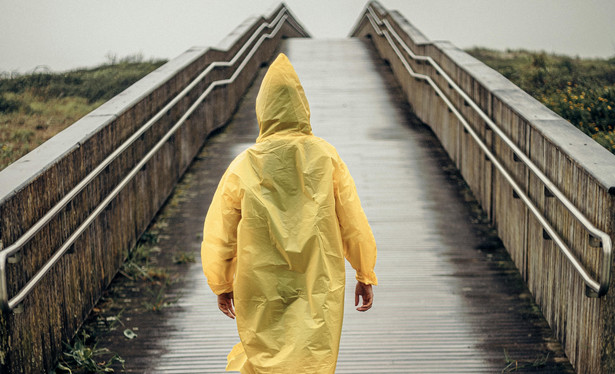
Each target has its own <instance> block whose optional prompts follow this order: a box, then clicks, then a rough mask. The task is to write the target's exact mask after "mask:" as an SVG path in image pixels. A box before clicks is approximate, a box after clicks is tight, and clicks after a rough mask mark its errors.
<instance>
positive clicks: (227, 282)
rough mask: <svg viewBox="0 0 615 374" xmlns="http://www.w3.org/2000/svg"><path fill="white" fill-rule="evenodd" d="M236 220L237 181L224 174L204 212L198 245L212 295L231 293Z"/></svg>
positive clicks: (234, 261)
mask: <svg viewBox="0 0 615 374" xmlns="http://www.w3.org/2000/svg"><path fill="white" fill-rule="evenodd" d="M229 169H230V168H229ZM240 219H241V197H240V194H239V183H238V178H237V177H236V176H235V175H233V174H231V173H230V172H229V170H227V172H226V173H225V174H224V176H223V177H222V180H221V181H220V184H219V185H218V188H217V190H216V192H215V194H214V197H213V200H212V202H211V205H210V206H209V210H208V211H207V216H206V217H205V225H204V227H203V242H202V244H201V260H202V262H203V272H204V273H205V276H206V277H207V283H208V284H209V287H210V288H211V290H212V291H213V292H214V293H215V294H216V295H220V294H222V293H227V292H231V291H233V280H234V276H235V267H236V257H237V225H238V224H239V220H240Z"/></svg>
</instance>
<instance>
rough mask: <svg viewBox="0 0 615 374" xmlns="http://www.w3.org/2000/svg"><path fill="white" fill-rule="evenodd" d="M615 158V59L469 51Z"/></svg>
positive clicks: (519, 52)
mask: <svg viewBox="0 0 615 374" xmlns="http://www.w3.org/2000/svg"><path fill="white" fill-rule="evenodd" d="M467 52H468V53H469V54H471V55H473V56H474V57H476V58H477V59H479V60H481V61H482V62H484V63H485V64H487V65H489V66H490V67H492V68H493V69H495V70H497V71H498V72H500V73H501V74H502V75H504V76H505V77H506V78H508V79H509V80H511V81H512V82H513V83H514V84H516V85H517V86H519V87H521V88H522V89H523V90H524V91H526V92H527V93H529V94H530V95H532V96H533V97H534V98H536V99H537V100H539V101H540V102H542V103H543V104H544V105H546V106H547V107H549V108H550V109H551V110H553V111H554V112H555V113H557V114H559V115H560V116H562V117H563V118H565V119H567V120H568V121H569V122H570V123H572V124H573V125H575V126H576V127H577V128H579V129H580V130H581V131H583V132H584V133H585V134H587V135H588V136H591V137H592V138H593V139H594V140H596V141H597V142H598V143H600V144H601V145H602V146H604V147H605V148H607V149H608V150H610V151H611V152H612V153H615V130H614V128H615V57H612V58H610V59H608V60H604V59H581V58H572V57H568V56H560V55H553V54H546V53H543V52H541V53H537V52H528V51H524V50H518V51H506V52H502V51H494V50H490V49H484V48H474V49H470V50H468V51H467Z"/></svg>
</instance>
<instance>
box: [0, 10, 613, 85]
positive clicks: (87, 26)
mask: <svg viewBox="0 0 615 374" xmlns="http://www.w3.org/2000/svg"><path fill="white" fill-rule="evenodd" d="M275 4H276V2H271V1H254V0H235V1H232V0H230V1H222V0H97V1H95V0H53V1H51V0H0V71H20V72H22V73H23V72H28V71H32V70H33V69H34V68H36V67H37V66H46V67H48V68H50V69H52V70H55V71H62V70H68V69H74V68H77V67H85V66H94V65H98V64H100V63H103V62H106V61H107V57H106V56H107V55H117V56H119V57H124V56H127V55H134V54H136V53H141V54H143V56H144V57H145V58H173V57H175V56H177V55H179V54H180V53H182V52H183V51H185V50H186V49H188V48H190V47H191V46H195V45H199V46H210V45H216V44H217V43H218V42H219V41H220V40H222V39H223V38H224V36H225V35H227V34H228V33H229V32H230V31H232V30H233V29H234V28H235V27H236V26H237V25H239V23H241V22H242V21H243V20H245V19H246V18H247V17H249V16H252V15H261V14H263V13H264V12H266V11H267V10H269V9H271V7H272V6H274V5H275ZM286 4H288V5H289V7H290V8H291V10H292V11H293V13H294V14H295V15H296V16H297V18H298V19H299V21H300V22H301V23H302V24H303V25H304V26H305V27H306V28H307V29H308V31H309V32H310V33H311V34H312V36H313V37H317V38H343V37H346V36H347V35H348V33H349V32H350V30H351V28H352V26H353V25H354V23H355V22H356V20H357V18H358V16H359V14H360V13H361V11H362V9H363V8H364V6H365V4H366V0H310V1H308V0H287V1H286ZM381 4H383V5H384V6H385V7H386V8H388V9H390V10H393V9H397V10H399V11H400V12H401V13H402V14H403V15H404V16H405V17H406V18H407V19H408V20H409V21H410V22H411V23H412V24H414V25H415V26H416V27H418V28H419V29H420V30H421V31H422V32H423V33H424V34H425V35H426V36H427V37H428V38H430V39H432V40H450V41H451V42H453V43H454V44H456V45H457V46H459V47H461V48H467V47H472V46H484V47H490V48H496V49H506V48H512V49H517V48H525V49H529V50H545V51H547V52H556V53H561V54H568V55H572V56H575V55H579V56H582V57H612V56H615V26H613V15H615V1H612V0H583V1H579V0H508V1H502V0H464V1H461V0H381Z"/></svg>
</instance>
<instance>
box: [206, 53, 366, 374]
mask: <svg viewBox="0 0 615 374" xmlns="http://www.w3.org/2000/svg"><path fill="white" fill-rule="evenodd" d="M256 117H257V120H258V124H259V126H260V135H259V137H258V138H257V140H256V144H255V145H253V146H252V147H250V148H249V149H247V150H246V151H244V152H243V153H241V154H240V155H239V156H237V158H236V159H235V160H234V161H233V162H232V163H231V165H230V166H229V167H228V169H227V171H226V173H225V174H224V176H223V177H222V180H221V181H220V184H219V186H218V189H217V190H216V193H215V196H214V198H213V201H212V203H211V206H210V207H209V211H208V213H207V217H206V219H205V227H204V234H203V244H202V253H201V255H202V260H203V270H204V273H205V276H206V277H207V280H208V283H209V286H210V287H211V289H212V290H213V292H214V293H215V294H217V295H219V294H221V293H226V292H231V291H233V292H234V302H235V310H236V316H237V329H238V331H239V337H240V340H241V343H239V344H237V345H236V346H235V347H234V348H233V350H232V351H231V353H230V354H229V357H228V362H229V364H228V366H227V370H240V371H241V373H292V374H299V373H314V374H325V373H334V372H335V366H336V363H337V355H338V348H339V340H340V335H341V330H342V318H343V313H344V284H345V272H344V258H347V259H348V261H349V262H350V264H351V265H352V266H353V268H354V269H355V270H356V278H357V280H359V281H361V282H363V283H366V284H376V283H377V279H376V275H375V274H374V265H375V262H376V243H375V241H374V237H373V235H372V231H371V229H370V227H369V224H368V222H367V219H366V217H365V214H364V213H363V209H362V208H361V203H360V201H359V198H358V196H357V192H356V188H355V184H354V181H353V180H352V177H351V176H350V174H349V172H348V169H347V168H346V165H345V164H344V162H343V161H342V160H341V159H340V157H339V155H338V154H337V152H336V150H335V149H334V148H333V146H331V145H330V144H329V143H327V142H326V141H324V140H322V139H320V138H318V137H315V136H313V135H312V129H311V126H310V109H309V105H308V102H307V98H306V97H305V93H304V91H303V87H302V86H301V83H300V82H299V78H298V77H297V74H296V73H295V70H294V69H293V67H292V65H291V64H290V61H289V60H288V58H286V56H285V55H283V54H280V55H279V56H278V57H277V59H276V60H275V61H274V63H273V64H272V65H271V66H270V68H269V70H268V72H267V74H266V75H265V77H264V79H263V82H262V84H261V87H260V91H259V93H258V96H257V98H256Z"/></svg>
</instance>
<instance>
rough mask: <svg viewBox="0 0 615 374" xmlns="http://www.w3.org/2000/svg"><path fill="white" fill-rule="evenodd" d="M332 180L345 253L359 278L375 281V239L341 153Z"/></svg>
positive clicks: (376, 282) (360, 280) (364, 280)
mask: <svg viewBox="0 0 615 374" xmlns="http://www.w3.org/2000/svg"><path fill="white" fill-rule="evenodd" d="M333 180H334V189H335V191H334V193H335V210H336V213H337V219H338V221H339V224H340V231H341V234H342V242H343V245H344V256H345V257H346V259H347V260H348V262H350V265H352V267H353V269H355V271H356V272H357V274H356V278H357V280H358V281H359V282H362V283H365V284H373V285H376V284H378V279H377V278H376V274H375V273H374V266H376V240H375V239H374V235H373V233H372V230H371V228H370V227H369V223H368V222H367V217H366V216H365V213H364V212H363V208H362V207H361V201H360V200H359V195H358V194H357V189H356V186H355V184H354V180H353V179H352V176H351V175H350V172H349V171H348V168H347V167H346V164H345V163H344V161H342V159H341V158H339V156H338V157H337V160H336V168H335V174H334V178H333Z"/></svg>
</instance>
